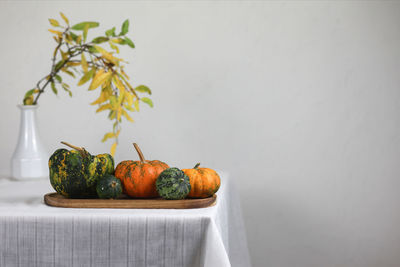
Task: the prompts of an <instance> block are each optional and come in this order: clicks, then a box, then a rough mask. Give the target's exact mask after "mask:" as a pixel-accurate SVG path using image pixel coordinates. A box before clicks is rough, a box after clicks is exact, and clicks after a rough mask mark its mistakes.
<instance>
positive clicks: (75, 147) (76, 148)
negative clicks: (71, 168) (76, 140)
mask: <svg viewBox="0 0 400 267" xmlns="http://www.w3.org/2000/svg"><path fill="white" fill-rule="evenodd" d="M61 144H63V145H66V146H69V147H70V148H73V149H75V150H78V151H83V150H85V149H84V148H83V147H77V146H74V145H71V144H69V143H67V142H64V141H61Z"/></svg>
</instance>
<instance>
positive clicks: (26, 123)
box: [11, 105, 49, 180]
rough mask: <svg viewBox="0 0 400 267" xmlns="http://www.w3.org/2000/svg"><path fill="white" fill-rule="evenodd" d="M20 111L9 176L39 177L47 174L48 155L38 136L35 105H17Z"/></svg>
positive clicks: (19, 178)
mask: <svg viewBox="0 0 400 267" xmlns="http://www.w3.org/2000/svg"><path fill="white" fill-rule="evenodd" d="M18 107H19V109H20V111H21V118H20V126H19V136H18V143H17V147H16V148H15V151H14V154H13V156H12V159H11V176H12V178H14V179H16V180H26V179H40V178H45V177H47V176H48V174H49V168H48V159H49V155H48V152H47V151H46V149H45V148H44V146H43V144H42V142H41V141H40V138H39V133H38V128H37V122H36V110H37V109H38V106H37V105H26V106H25V105H19V106H18Z"/></svg>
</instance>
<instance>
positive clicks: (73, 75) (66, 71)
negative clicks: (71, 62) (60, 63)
mask: <svg viewBox="0 0 400 267" xmlns="http://www.w3.org/2000/svg"><path fill="white" fill-rule="evenodd" d="M61 71H63V72H65V73H66V74H68V75H70V76H71V77H73V78H75V74H74V73H73V72H72V71H69V70H67V69H66V68H62V69H61Z"/></svg>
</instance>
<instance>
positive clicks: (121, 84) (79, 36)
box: [23, 12, 153, 155]
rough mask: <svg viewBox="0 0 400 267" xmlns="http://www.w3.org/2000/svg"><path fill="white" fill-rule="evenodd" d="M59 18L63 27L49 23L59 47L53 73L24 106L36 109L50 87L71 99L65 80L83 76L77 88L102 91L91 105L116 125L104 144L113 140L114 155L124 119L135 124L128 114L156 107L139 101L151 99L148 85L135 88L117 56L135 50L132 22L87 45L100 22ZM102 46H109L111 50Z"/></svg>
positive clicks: (42, 80) (112, 29)
mask: <svg viewBox="0 0 400 267" xmlns="http://www.w3.org/2000/svg"><path fill="white" fill-rule="evenodd" d="M60 15H61V18H62V19H63V21H64V22H65V24H64V25H62V24H61V23H59V22H58V21H57V20H55V19H49V22H50V24H51V25H52V26H53V27H54V28H52V29H49V32H51V33H52V34H53V39H54V41H55V42H56V43H57V45H56V48H55V49H54V52H53V57H52V61H51V62H52V64H51V69H50V73H49V74H48V75H46V76H44V77H43V78H42V79H40V80H39V81H38V82H37V84H36V87H35V88H33V89H31V90H29V91H28V92H26V94H25V97H24V100H23V103H24V105H36V104H37V103H38V100H39V98H40V96H41V95H42V94H43V93H44V92H45V90H46V89H47V88H48V87H49V86H50V88H51V90H52V91H53V93H54V94H56V95H57V94H58V90H59V89H60V87H61V88H62V89H63V90H64V91H66V92H67V93H68V94H69V95H70V96H72V92H71V90H70V89H71V87H70V86H69V85H68V84H67V83H66V82H64V81H63V78H62V77H63V75H69V76H72V77H73V78H76V77H77V76H80V79H79V82H78V86H80V85H84V84H86V83H88V82H90V84H89V88H88V90H96V89H98V88H99V89H100V90H99V92H100V95H99V97H98V98H97V99H96V100H95V101H94V102H92V103H91V105H98V108H97V110H96V112H101V111H108V118H109V119H110V120H111V121H113V130H112V131H110V132H108V133H106V134H105V135H104V137H103V139H102V142H105V141H106V140H108V139H114V142H113V144H112V145H111V154H112V155H114V154H115V150H116V147H117V145H118V136H119V134H120V132H121V122H122V118H123V117H124V118H125V119H126V120H128V121H130V122H133V119H132V118H131V116H130V115H129V112H135V111H139V102H140V101H141V102H144V103H146V104H148V105H149V106H150V107H153V102H152V101H151V99H150V98H148V97H139V93H145V94H149V95H151V90H150V89H149V88H148V87H147V86H145V85H139V86H136V87H133V86H132V85H131V84H130V82H129V80H130V78H129V76H128V75H127V74H126V73H125V71H124V65H125V64H127V63H128V62H126V61H124V60H123V59H122V58H119V57H117V56H116V54H119V52H120V47H121V46H125V45H126V46H129V47H131V48H134V47H135V45H134V43H133V42H132V40H131V39H129V38H128V37H127V36H126V34H127V33H128V30H129V20H125V21H124V22H123V24H122V27H121V31H120V32H119V33H118V34H116V32H115V31H116V28H115V27H113V28H111V29H109V30H107V31H106V32H105V35H104V36H98V37H95V38H93V39H92V40H91V41H87V37H88V31H89V30H90V29H92V28H96V27H98V26H99V23H98V22H92V21H86V22H81V23H78V24H75V25H73V26H70V23H69V20H68V18H67V17H66V16H65V15H64V14H63V13H61V12H60ZM102 45H108V46H109V50H107V49H106V48H104V47H102Z"/></svg>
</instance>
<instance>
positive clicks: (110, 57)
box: [94, 45, 121, 65]
mask: <svg viewBox="0 0 400 267" xmlns="http://www.w3.org/2000/svg"><path fill="white" fill-rule="evenodd" d="M94 48H96V50H97V51H98V52H99V53H101V55H102V56H103V58H105V59H107V60H108V61H110V62H111V63H113V64H114V65H118V62H119V61H120V60H121V59H119V58H116V57H114V56H113V55H112V54H111V53H110V52H107V51H106V50H105V49H103V48H102V47H100V46H97V45H95V46H94Z"/></svg>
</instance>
